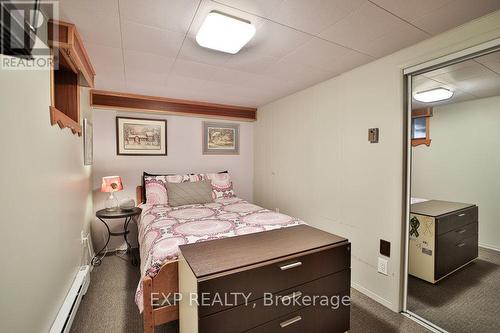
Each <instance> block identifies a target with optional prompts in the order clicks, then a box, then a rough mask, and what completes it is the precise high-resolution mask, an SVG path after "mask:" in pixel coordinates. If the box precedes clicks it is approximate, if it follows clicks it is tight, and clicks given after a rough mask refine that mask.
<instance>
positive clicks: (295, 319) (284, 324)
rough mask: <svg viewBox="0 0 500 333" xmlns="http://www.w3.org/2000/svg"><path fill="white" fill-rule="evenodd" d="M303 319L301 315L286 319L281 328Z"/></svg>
mask: <svg viewBox="0 0 500 333" xmlns="http://www.w3.org/2000/svg"><path fill="white" fill-rule="evenodd" d="M301 320H302V317H301V316H297V317H293V318H292V319H288V320H285V321H284V322H282V323H280V326H281V328H285V327H287V326H290V325H292V324H295V323H296V322H298V321H301Z"/></svg>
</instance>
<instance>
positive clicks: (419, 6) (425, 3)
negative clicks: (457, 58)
mask: <svg viewBox="0 0 500 333" xmlns="http://www.w3.org/2000/svg"><path fill="white" fill-rule="evenodd" d="M453 1H455V0H418V1H415V0H372V2H373V3H375V4H377V5H379V6H380V7H383V8H385V9H386V10H388V11H389V12H391V13H393V14H394V15H397V16H399V17H401V18H403V19H405V20H407V21H409V22H412V23H413V22H415V21H416V20H418V19H419V18H422V17H423V16H426V15H429V14H431V13H433V12H434V11H436V10H439V9H440V8H441V7H443V6H444V5H446V4H448V3H451V2H453ZM424 30H425V29H424Z"/></svg>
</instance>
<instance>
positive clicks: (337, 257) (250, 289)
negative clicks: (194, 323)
mask: <svg viewBox="0 0 500 333" xmlns="http://www.w3.org/2000/svg"><path fill="white" fill-rule="evenodd" d="M350 264H351V255H350V243H347V242H346V243H343V244H342V245H336V246H333V247H330V248H325V249H321V250H317V251H316V252H312V253H309V254H305V255H304V254H303V255H300V254H299V255H297V256H291V257H288V258H287V259H286V260H283V261H278V262H273V263H271V264H268V265H264V266H261V267H257V268H253V269H248V270H244V271H241V272H237V273H233V274H228V275H222V276H216V277H210V276H209V277H207V278H204V279H202V280H200V281H199V282H198V293H199V294H201V293H203V295H204V297H206V299H207V300H208V303H207V304H211V305H210V306H203V305H200V306H199V308H198V315H199V317H204V316H208V315H210V314H213V313H216V312H219V311H221V310H224V309H227V308H229V307H230V306H223V305H220V304H216V302H212V300H213V299H215V297H218V296H221V295H222V296H223V295H231V294H233V293H244V294H251V296H250V300H251V301H253V300H256V299H259V298H262V297H263V296H264V293H277V292H279V291H281V290H286V289H288V288H291V287H294V286H298V285H301V284H304V283H306V282H309V281H312V280H315V279H318V278H321V277H324V276H327V275H330V274H333V273H336V272H339V271H342V270H345V269H349V268H350ZM243 302H244V299H243V298H241V297H240V298H238V302H235V303H236V304H232V305H233V306H234V305H240V304H242V303H243Z"/></svg>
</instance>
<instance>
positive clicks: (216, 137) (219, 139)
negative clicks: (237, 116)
mask: <svg viewBox="0 0 500 333" xmlns="http://www.w3.org/2000/svg"><path fill="white" fill-rule="evenodd" d="M239 153H240V125H239V124H229V123H212V122H206V121H204V122H203V154H204V155H239Z"/></svg>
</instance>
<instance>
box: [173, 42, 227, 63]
mask: <svg viewBox="0 0 500 333" xmlns="http://www.w3.org/2000/svg"><path fill="white" fill-rule="evenodd" d="M229 56H230V55H229V54H228V53H223V52H219V51H215V50H210V49H207V48H204V47H201V46H199V45H198V44H197V43H196V41H195V40H194V38H192V37H191V36H188V37H187V38H186V39H185V40H184V43H183V44H182V48H181V51H180V52H179V56H178V58H179V59H183V60H189V61H195V62H200V63H204V64H208V65H221V64H224V63H225V62H226V61H227V60H228V59H229Z"/></svg>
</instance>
